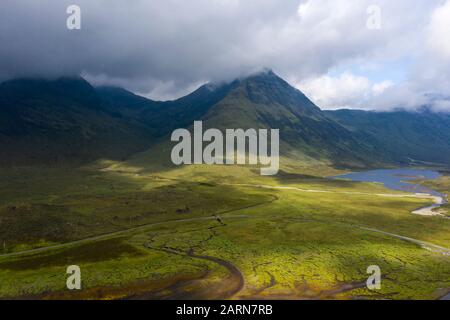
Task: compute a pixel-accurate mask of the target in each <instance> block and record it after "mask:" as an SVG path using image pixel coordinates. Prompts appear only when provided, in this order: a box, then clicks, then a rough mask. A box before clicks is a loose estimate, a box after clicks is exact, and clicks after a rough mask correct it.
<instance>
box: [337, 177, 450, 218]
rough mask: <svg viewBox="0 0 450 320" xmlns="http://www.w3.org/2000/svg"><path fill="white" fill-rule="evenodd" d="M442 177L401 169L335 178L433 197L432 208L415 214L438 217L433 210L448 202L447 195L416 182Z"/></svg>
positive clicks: (428, 207) (419, 210)
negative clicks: (377, 184)
mask: <svg viewBox="0 0 450 320" xmlns="http://www.w3.org/2000/svg"><path fill="white" fill-rule="evenodd" d="M440 176H441V174H440V173H439V172H437V171H433V170H425V169H411V168H399V169H378V170H369V171H363V172H351V173H347V174H343V175H339V176H335V177H333V178H336V179H348V180H352V181H359V182H376V183H381V184H383V185H384V186H385V187H386V188H389V189H391V190H397V191H405V192H411V193H416V194H427V195H431V196H433V197H434V199H435V203H434V204H433V205H431V206H427V207H424V208H419V209H417V210H416V211H414V212H413V213H414V214H419V215H438V214H437V213H435V212H434V211H433V210H435V209H437V208H439V207H440V206H441V205H443V204H444V203H446V202H447V195H445V194H442V193H440V192H438V191H436V190H433V189H431V188H428V187H426V186H423V185H422V184H420V183H418V182H416V181H417V180H424V179H425V180H432V179H437V178H439V177H440Z"/></svg>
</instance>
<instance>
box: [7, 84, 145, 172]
mask: <svg viewBox="0 0 450 320" xmlns="http://www.w3.org/2000/svg"><path fill="white" fill-rule="evenodd" d="M151 138H152V135H151V134H150V131H149V130H148V128H147V127H145V126H142V125H141V124H139V123H138V122H136V121H134V120H133V119H132V118H125V117H119V116H117V115H116V114H114V113H111V112H109V111H108V110H104V109H102V103H101V98H100V97H99V95H98V94H97V92H96V90H95V89H94V88H93V87H92V86H91V85H90V84H89V83H88V82H86V81H85V80H83V79H81V78H63V79H58V80H53V81H49V80H36V79H21V80H13V81H8V82H4V83H2V84H0V146H1V148H2V150H3V152H2V157H1V158H0V164H2V165H27V164H47V165H58V164H67V163H73V164H78V163H85V162H88V161H91V160H95V159H98V158H103V157H104V158H113V159H121V158H123V157H126V156H128V155H130V154H133V153H135V152H137V151H140V150H142V149H145V148H146V147H148V146H149V145H150V139H151Z"/></svg>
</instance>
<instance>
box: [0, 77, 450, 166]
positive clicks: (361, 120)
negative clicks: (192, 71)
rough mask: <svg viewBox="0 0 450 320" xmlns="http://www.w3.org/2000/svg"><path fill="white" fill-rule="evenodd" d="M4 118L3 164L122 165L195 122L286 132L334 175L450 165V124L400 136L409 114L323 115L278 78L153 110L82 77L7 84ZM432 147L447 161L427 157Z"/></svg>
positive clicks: (247, 81)
mask: <svg viewBox="0 0 450 320" xmlns="http://www.w3.org/2000/svg"><path fill="white" fill-rule="evenodd" d="M0 115H1V117H0V145H1V146H2V148H3V150H6V152H5V154H4V156H3V158H2V160H1V161H0V163H1V164H29V163H32V164H33V163H43V164H51V165H55V164H56V163H58V162H60V163H65V162H74V163H85V162H88V161H94V160H96V159H100V158H111V159H119V160H120V159H124V158H126V157H128V156H130V155H132V154H134V153H136V152H141V151H144V150H146V149H149V148H151V146H152V145H153V144H154V143H157V141H161V140H167V139H168V135H169V134H170V133H171V131H173V130H174V129H177V128H189V127H190V126H191V125H192V123H193V122H194V121H195V120H202V121H204V124H205V128H206V127H216V128H219V129H226V128H242V129H248V128H255V129H258V128H272V129H280V139H281V144H282V146H283V150H282V151H281V152H282V153H284V154H285V155H289V156H291V157H294V158H295V155H298V154H303V155H305V156H307V157H309V158H312V159H317V160H329V161H330V162H331V163H333V164H334V165H336V166H343V167H355V166H356V167H365V166H373V165H386V164H393V163H397V164H399V163H407V159H408V158H413V159H414V158H421V159H419V160H422V161H433V162H442V160H444V161H443V162H445V163H448V162H450V161H449V160H447V159H450V144H449V143H447V142H445V141H446V140H448V141H450V139H448V138H450V117H447V116H444V115H440V117H442V119H440V120H439V119H437V118H438V115H437V114H427V115H425V114H424V113H420V115H423V117H424V119H425V120H426V121H428V122H430V123H432V125H423V124H422V125H420V116H419V114H416V115H410V114H407V117H406V119H409V120H410V124H409V126H402V121H403V120H404V118H405V114H403V113H399V112H398V111H397V112H393V113H390V115H386V114H383V113H370V112H367V111H351V110H338V111H323V110H321V109H320V108H319V107H317V106H316V105H315V104H314V103H313V102H312V101H311V100H310V99H309V98H308V97H307V96H306V95H304V94H303V93H302V92H301V91H300V90H298V89H296V88H294V87H292V86H291V85H289V83H287V82H286V81H285V80H283V79H282V78H280V77H279V76H277V75H276V74H275V73H274V72H273V71H272V70H266V71H264V72H261V73H257V74H253V75H250V76H248V77H246V78H240V79H236V80H234V81H231V82H229V83H221V84H214V83H209V84H205V85H203V86H201V87H199V88H198V89H197V90H195V91H193V92H192V93H190V94H188V95H186V96H184V97H181V98H179V99H176V100H173V101H153V100H150V99H147V98H145V97H141V96H139V95H136V94H134V93H132V92H130V91H127V90H125V89H123V88H120V87H96V88H95V87H93V86H92V85H90V84H89V83H88V82H87V81H86V80H84V79H82V78H79V77H77V78H61V79H57V80H37V79H17V80H11V81H7V82H4V83H1V84H0ZM395 115H399V116H395ZM402 116H403V117H402ZM383 119H384V120H383ZM389 122H394V123H391V124H389ZM369 124H370V125H369ZM397 127H399V128H403V129H401V130H395V129H394V128H397ZM415 128H417V129H418V130H416V132H414V131H415ZM402 130H403V131H405V130H406V131H407V132H408V134H407V135H406V136H405V134H404V132H403V131H402ZM421 130H422V131H423V132H421ZM439 130H440V131H439ZM413 132H414V134H413ZM389 135H391V137H390V138H389V139H388V137H389ZM408 135H409V136H410V137H411V139H409V138H408ZM433 137H435V138H433ZM408 139H409V140H411V141H409V140H408ZM427 139H428V140H430V139H431V140H432V141H435V142H436V143H439V144H441V145H442V146H443V147H444V148H445V152H438V151H437V149H436V148H430V146H428V145H427V143H426V141H427ZM415 141H416V142H415ZM444 142H445V143H444ZM398 145H400V146H398ZM406 146H407V147H406ZM414 146H416V149H420V150H414ZM430 152H432V153H433V155H430ZM293 155H294V156H293ZM447 156H449V157H448V158H447ZM443 158H445V159H443ZM58 159H60V160H58ZM71 160H73V161H71ZM438 160H439V161H438Z"/></svg>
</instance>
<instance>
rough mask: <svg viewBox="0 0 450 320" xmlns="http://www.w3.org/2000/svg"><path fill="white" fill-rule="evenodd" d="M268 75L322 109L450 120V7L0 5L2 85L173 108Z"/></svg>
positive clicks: (100, 1) (321, 2)
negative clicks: (431, 111) (72, 9)
mask: <svg viewBox="0 0 450 320" xmlns="http://www.w3.org/2000/svg"><path fill="white" fill-rule="evenodd" d="M72 4H76V5H78V6H79V7H80V8H81V30H69V29H68V28H67V26H66V20H67V18H68V16H69V15H68V14H67V13H66V9H67V7H68V6H69V5H72ZM372 5H376V6H378V7H379V8H380V9H381V11H380V12H381V16H380V17H381V25H380V27H381V28H379V29H373V28H368V26H367V22H368V19H371V20H369V22H371V23H372V24H371V23H369V25H370V26H374V24H373V21H374V20H373V18H374V17H375V16H374V15H373V13H374V12H376V11H373V7H372V8H371V6H372ZM368 9H369V13H368ZM375 18H376V17H375ZM375 25H376V24H375ZM264 67H267V68H271V69H273V70H274V71H275V72H276V73H278V74H279V75H280V76H282V77H284V78H285V79H286V80H288V81H289V82H290V83H291V84H293V85H294V86H296V87H297V88H299V89H301V90H302V91H303V92H305V94H307V95H308V96H309V97H310V98H312V100H313V101H314V102H315V103H317V104H318V105H319V106H320V107H321V108H324V109H336V108H344V107H346V108H364V109H378V110H386V109H392V108H396V107H404V108H417V107H420V106H421V105H424V104H432V105H433V108H435V109H439V110H447V111H450V102H449V101H448V100H446V99H445V97H450V0H415V1H411V0H394V1H393V0H282V1H281V0H189V1H182V0H177V1H175V0H158V1H156V0H95V1H94V0H70V1H66V0H39V1H37V0H0V81H3V80H6V79H11V78H16V77H28V76H39V77H42V76H45V77H58V76H62V75H75V74H81V75H83V76H84V77H86V79H88V80H89V81H90V82H92V83H94V84H112V85H120V86H123V87H125V88H127V89H129V90H132V91H134V92H136V93H140V94H143V95H145V96H147V97H151V98H154V99H170V98H174V97H178V96H181V95H183V94H185V93H187V92H189V91H191V90H193V89H195V88H196V87H198V86H199V85H200V84H203V83H205V82H208V81H223V80H225V81H226V80H230V79H233V78H236V77H240V76H245V75H247V74H249V73H252V72H254V71H257V70H259V69H262V68H264Z"/></svg>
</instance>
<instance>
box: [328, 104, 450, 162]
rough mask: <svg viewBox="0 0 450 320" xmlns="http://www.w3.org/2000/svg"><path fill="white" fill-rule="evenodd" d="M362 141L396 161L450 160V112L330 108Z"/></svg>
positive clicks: (334, 115)
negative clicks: (373, 110) (334, 109)
mask: <svg viewBox="0 0 450 320" xmlns="http://www.w3.org/2000/svg"><path fill="white" fill-rule="evenodd" d="M326 114H327V115H328V116H329V117H330V118H332V119H333V120H335V121H337V122H339V123H340V124H342V125H343V126H345V127H346V128H347V129H348V130H350V131H351V132H353V133H354V134H355V135H356V136H357V137H358V140H359V141H363V142H364V143H366V144H370V145H372V146H374V147H375V148H377V149H378V150H380V152H382V153H383V154H384V155H385V156H386V157H387V158H389V160H390V162H393V163H406V164H409V163H411V162H412V163H421V162H434V163H440V164H447V165H448V164H450V115H449V114H446V113H436V112H431V111H429V110H427V109H423V110H421V111H419V112H412V111H411V112H408V111H395V112H371V111H361V110H337V111H327V112H326Z"/></svg>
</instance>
